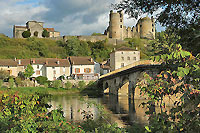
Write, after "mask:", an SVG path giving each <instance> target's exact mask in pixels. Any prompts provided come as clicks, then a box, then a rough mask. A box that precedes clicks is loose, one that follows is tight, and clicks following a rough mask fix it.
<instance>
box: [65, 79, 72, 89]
mask: <svg viewBox="0 0 200 133" xmlns="http://www.w3.org/2000/svg"><path fill="white" fill-rule="evenodd" d="M65 88H66V89H71V88H72V83H71V82H69V81H67V83H65Z"/></svg>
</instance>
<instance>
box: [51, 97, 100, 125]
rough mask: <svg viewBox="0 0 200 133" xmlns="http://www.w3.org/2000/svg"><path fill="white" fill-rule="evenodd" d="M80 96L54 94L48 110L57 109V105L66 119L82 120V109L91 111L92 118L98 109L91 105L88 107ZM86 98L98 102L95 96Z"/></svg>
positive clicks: (95, 115)
mask: <svg viewBox="0 0 200 133" xmlns="http://www.w3.org/2000/svg"><path fill="white" fill-rule="evenodd" d="M80 98H81V97H80V96H69V95H56V96H55V95H54V96H52V98H51V100H50V102H49V104H51V105H52V107H51V108H50V110H49V111H51V110H53V109H57V108H58V107H59V105H61V107H62V108H63V112H64V116H65V117H66V119H67V120H72V121H82V120H83V114H81V112H83V111H84V110H85V111H86V112H89V111H90V112H91V113H92V114H93V115H94V117H93V118H94V119H95V118H96V117H97V115H98V114H97V113H98V110H97V108H96V107H94V106H91V107H90V108H88V104H87V103H86V102H84V101H83V100H80ZM85 99H86V100H88V101H90V102H96V103H99V99H97V98H95V99H94V98H89V99H88V98H85Z"/></svg>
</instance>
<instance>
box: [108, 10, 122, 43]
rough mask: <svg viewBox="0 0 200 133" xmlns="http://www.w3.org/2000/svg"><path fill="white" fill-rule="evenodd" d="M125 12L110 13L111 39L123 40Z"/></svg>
mask: <svg viewBox="0 0 200 133" xmlns="http://www.w3.org/2000/svg"><path fill="white" fill-rule="evenodd" d="M123 23H124V20H123V12H122V11H118V12H113V11H112V10H111V11H110V22H109V38H113V39H120V40H123Z"/></svg>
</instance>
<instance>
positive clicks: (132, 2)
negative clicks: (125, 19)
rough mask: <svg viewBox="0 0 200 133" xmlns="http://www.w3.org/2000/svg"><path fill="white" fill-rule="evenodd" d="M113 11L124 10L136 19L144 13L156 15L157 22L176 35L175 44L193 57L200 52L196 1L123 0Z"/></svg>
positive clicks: (198, 15)
mask: <svg viewBox="0 0 200 133" xmlns="http://www.w3.org/2000/svg"><path fill="white" fill-rule="evenodd" d="M114 7H115V9H122V10H125V13H127V14H129V15H130V17H134V18H136V19H137V18H138V17H139V16H140V15H142V14H145V13H150V14H153V12H155V11H158V10H159V11H160V13H158V14H157V21H158V22H159V23H160V24H161V25H162V26H166V27H168V28H170V30H169V33H176V34H177V35H178V36H180V37H181V38H179V39H178V40H177V43H180V44H182V46H183V48H184V49H187V50H189V51H192V52H193V53H194V54H195V55H196V54H198V53H199V52H200V50H199V46H200V41H199V40H200V32H199V31H200V21H199V20H200V10H199V8H198V7H199V1H198V0H176V1H173V0H171V1H170V0H168V1H160V0H153V1H152V0H143V1H140V0H123V1H121V2H120V3H118V4H115V5H114Z"/></svg>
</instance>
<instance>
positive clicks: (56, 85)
mask: <svg viewBox="0 0 200 133" xmlns="http://www.w3.org/2000/svg"><path fill="white" fill-rule="evenodd" d="M52 86H53V87H54V88H56V89H59V88H60V87H61V80H55V81H53V82H52Z"/></svg>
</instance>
